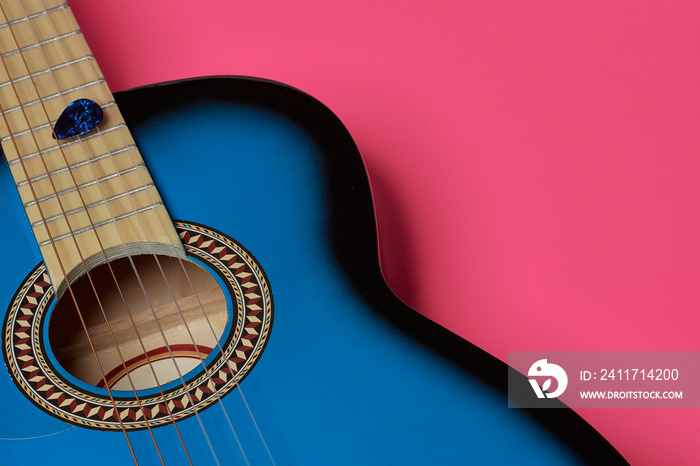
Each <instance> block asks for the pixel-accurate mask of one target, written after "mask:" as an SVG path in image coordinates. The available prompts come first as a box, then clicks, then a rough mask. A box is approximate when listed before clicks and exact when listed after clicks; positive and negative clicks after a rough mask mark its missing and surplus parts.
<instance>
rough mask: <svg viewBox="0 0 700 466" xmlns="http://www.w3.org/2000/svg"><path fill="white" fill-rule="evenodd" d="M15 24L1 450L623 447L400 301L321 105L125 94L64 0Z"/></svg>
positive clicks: (417, 456) (281, 92)
mask: <svg viewBox="0 0 700 466" xmlns="http://www.w3.org/2000/svg"><path fill="white" fill-rule="evenodd" d="M0 16H1V17H0V22H1V23H2V24H0V53H1V54H2V55H1V57H2V60H1V61H2V64H1V66H0V107H1V111H2V120H0V137H1V138H2V150H3V153H4V157H3V160H2V164H1V166H0V199H1V200H2V202H1V203H0V225H2V232H3V235H2V238H3V249H2V251H3V252H2V267H1V268H0V297H1V299H2V302H3V303H5V304H6V305H7V311H6V314H5V316H4V320H3V329H2V330H3V332H2V337H3V345H2V351H3V356H4V361H5V364H6V367H7V371H6V372H4V373H3V374H0V400H2V403H3V404H4V405H3V407H2V409H0V439H2V440H1V441H0V448H1V450H0V463H2V464H8V465H9V464H12V465H14V464H31V465H78V464H86V465H87V464H90V465H94V464H99V465H103V466H107V465H129V464H140V465H158V464H163V465H180V464H184V465H186V464H196V465H210V464H219V465H234V464H255V465H258V464H280V465H282V464H302V465H309V464H382V465H384V464H498V463H500V464H511V463H515V462H517V463H533V464H552V463H577V462H602V461H605V462H606V464H610V463H611V462H612V463H614V462H623V460H622V459H621V457H620V456H619V455H618V454H617V452H616V451H615V450H614V449H612V447H610V446H609V444H607V442H606V441H605V440H604V439H603V438H602V437H601V436H600V435H598V434H597V432H595V431H594V430H593V429H591V428H590V427H589V426H588V425H587V424H586V423H585V422H583V421H582V420H581V419H580V418H579V417H578V416H577V415H575V414H574V413H573V412H572V411H570V410H568V409H558V410H533V411H532V412H526V411H519V410H515V409H508V408H507V403H506V400H505V395H504V389H505V380H506V374H507V366H506V365H505V364H503V363H501V362H499V361H498V360H496V359H495V358H493V357H491V356H489V355H488V354H486V353H484V352H483V351H481V350H480V349H478V348H476V347H474V346H473V345H471V344H469V343H468V342H466V341H464V340H462V339H460V338H459V337H457V336H456V335H454V334H452V333H451V332H449V331H447V330H446V329H444V328H441V327H439V326H438V325H436V324H434V323H432V322H430V321H429V320H427V319H425V318H423V317H422V316H420V315H419V314H417V313H415V312H414V311H413V310H411V309H409V308H407V307H406V306H405V305H403V304H402V303H401V302H400V301H399V300H398V299H397V298H395V297H394V296H393V294H391V292H390V291H389V290H388V288H387V287H386V285H385V283H384V281H383V278H382V276H381V272H380V269H379V262H378V258H377V243H376V231H375V223H374V214H373V208H372V198H371V192H370V189H369V183H368V181H367V176H366V173H365V170H364V166H363V163H362V159H361V158H360V155H359V153H358V151H357V148H356V146H355V144H354V143H353V141H352V139H351V137H350V135H349V134H348V132H347V131H346V130H345V128H344V127H343V125H342V123H341V122H340V121H339V120H338V119H337V118H336V117H335V116H334V115H333V114H332V113H331V111H330V110H329V109H327V108H326V107H324V106H323V105H322V104H321V103H319V102H318V101H316V100H314V99H313V98H312V97H310V96H308V95H306V94H304V93H302V92H300V91H298V90H296V89H293V88H290V87H288V86H284V85H282V84H278V83H273V82H270V81H265V80H261V79H253V78H243V77H213V78H206V79H197V80H189V81H183V82H177V83H169V84H164V85H156V86H153V87H147V88H141V89H136V90H132V91H128V92H124V93H122V94H118V95H112V94H111V93H110V91H109V89H108V87H107V84H106V83H105V81H104V78H103V77H102V74H101V73H100V70H99V68H98V67H97V65H96V63H95V60H94V57H93V56H92V55H91V54H90V51H89V49H88V47H87V44H86V43H85V41H84V39H83V36H82V35H81V33H80V30H79V29H78V26H77V24H76V23H75V20H74V18H73V15H72V13H71V11H70V8H69V7H68V6H67V5H66V4H64V3H62V1H59V0H21V1H18V0H2V1H0ZM76 102H77V103H76ZM142 155H143V158H142ZM144 159H145V160H147V162H148V168H146V165H145V163H144ZM175 219H178V220H175ZM425 247H430V245H425ZM440 274H441V271H440V270H439V269H437V268H436V269H428V270H424V271H422V275H423V276H424V277H425V278H426V279H430V280H436V279H439V276H440ZM454 306H455V308H456V309H457V308H459V303H454ZM494 325H498V323H494ZM535 411H537V412H535Z"/></svg>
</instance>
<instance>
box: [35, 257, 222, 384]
mask: <svg viewBox="0 0 700 466" xmlns="http://www.w3.org/2000/svg"><path fill="white" fill-rule="evenodd" d="M132 259H133V260H134V265H135V269H136V271H137V272H138V275H137V273H136V272H135V271H134V267H133V266H132V264H131V262H130V261H129V259H127V258H124V259H119V260H116V261H113V262H111V263H110V266H111V268H112V271H113V273H114V276H115V277H116V282H118V286H117V284H116V283H115V279H114V277H113V275H112V271H110V268H109V267H108V266H107V265H102V266H99V267H97V268H95V269H93V270H92V271H90V276H89V278H88V277H87V276H83V277H81V278H79V279H78V280H77V281H76V282H75V283H73V284H72V285H71V290H72V293H71V290H69V291H66V293H65V294H64V295H63V297H62V298H61V300H60V301H59V302H58V303H57V304H56V307H55V309H54V311H53V313H52V315H51V319H50V321H49V332H48V333H49V344H50V345H51V349H52V350H53V352H54V355H55V357H56V359H57V360H58V362H59V363H60V364H61V366H62V367H63V368H64V369H65V370H66V371H68V372H69V373H70V374H71V375H73V376H75V377H76V378H78V379H79V380H82V381H83V382H86V383H88V384H90V385H93V386H97V387H104V386H105V385H106V386H107V387H109V388H111V389H114V390H127V391H132V384H133V387H134V388H136V389H137V390H139V389H147V388H152V387H156V386H157V385H158V384H160V385H161V386H162V385H164V384H166V383H168V382H171V381H173V380H176V379H179V377H180V374H181V375H184V374H186V373H187V372H189V371H191V370H193V369H198V370H201V369H202V368H203V367H202V362H201V359H200V357H201V358H206V357H207V356H208V355H209V353H211V352H212V351H215V350H217V341H218V340H219V339H220V338H221V335H222V333H223V331H224V329H225V327H226V323H227V319H228V312H227V305H226V297H225V295H224V292H223V290H222V289H221V287H220V286H219V283H218V282H217V280H216V279H215V278H214V277H213V276H212V275H211V274H210V273H209V272H207V271H206V270H204V269H203V268H202V267H200V266H199V265H197V264H195V263H193V262H190V261H187V260H183V261H182V263H183V264H184V269H185V271H186V272H185V271H183V267H182V265H181V264H180V261H179V260H178V259H175V258H171V257H166V256H158V261H159V262H160V267H159V266H158V263H157V262H156V260H155V257H154V256H146V255H144V256H133V257H132ZM161 269H162V271H161ZM163 272H164V273H163ZM164 275H165V278H164ZM188 277H189V279H188ZM139 279H140V280H139ZM91 282H92V283H91ZM190 282H191V284H190ZM192 285H194V290H193V287H192ZM93 286H94V288H93ZM73 296H74V297H75V301H77V309H76V304H75V301H74V300H73ZM103 311H104V313H103ZM105 315H106V317H107V320H105ZM80 316H82V320H83V322H84V323H85V326H83V323H82V322H81V318H80ZM107 322H109V324H108V323H107ZM85 327H86V328H87V333H88V334H89V339H88V338H87V336H86V330H85ZM212 329H213V331H212ZM115 343H116V344H115ZM117 347H118V349H117ZM93 348H94V351H93ZM95 354H96V355H97V360H99V364H98V362H97V360H96V359H95ZM127 374H128V375H127ZM105 379H106V384H105ZM129 379H131V380H129Z"/></svg>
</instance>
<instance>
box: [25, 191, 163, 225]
mask: <svg viewBox="0 0 700 466" xmlns="http://www.w3.org/2000/svg"><path fill="white" fill-rule="evenodd" d="M152 187H155V185H154V184H153V183H148V184H147V185H145V186H139V187H138V188H135V189H132V190H131V191H125V192H123V193H120V194H115V195H114V196H111V197H108V198H107V199H100V200H99V201H95V202H93V203H90V204H87V206H86V207H87V209H86V208H85V207H83V206H80V207H77V208H75V209H72V210H69V211H66V215H73V214H77V213H80V212H86V211H87V210H88V209H92V208H94V207H98V206H100V205H104V204H107V203H108V202H111V201H116V200H118V199H121V198H123V197H125V196H130V195H132V194H136V193H139V192H141V191H143V190H145V189H148V188H152ZM61 218H64V217H63V214H57V215H54V216H51V217H47V218H46V223H48V222H53V221H54V220H58V219H61ZM43 223H44V221H43V220H37V221H36V222H34V223H32V227H37V226H39V225H42V224H43Z"/></svg>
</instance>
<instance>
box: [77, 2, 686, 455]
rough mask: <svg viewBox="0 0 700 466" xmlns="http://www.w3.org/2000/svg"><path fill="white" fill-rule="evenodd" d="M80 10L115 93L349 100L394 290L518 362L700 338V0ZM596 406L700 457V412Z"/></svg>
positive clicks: (337, 106)
mask: <svg viewBox="0 0 700 466" xmlns="http://www.w3.org/2000/svg"><path fill="white" fill-rule="evenodd" d="M71 4H72V6H73V9H74V11H75V14H76V16H77V18H78V20H79V22H80V23H81V26H82V28H83V31H84V33H85V35H86V36H87V38H88V41H89V42H90V43H91V46H92V49H93V52H94V54H95V56H96V57H97V59H98V60H99V62H100V63H101V66H102V69H103V71H104V74H105V76H106V78H107V80H108V82H109V83H110V84H111V86H112V88H113V90H115V91H116V90H122V89H127V88H130V87H134V86H139V85H144V84H149V83H153V82H158V81H166V80H173V79H180V78H186V77H190V76H198V75H209V74H240V75H253V76H262V77H266V78H270V79H275V80H279V81H283V82H285V83H288V84H291V85H293V86H296V87H298V88H300V89H302V90H304V91H306V92H308V93H310V94H312V95H314V96H316V97H317V98H318V99H320V100H321V101H322V102H324V103H325V104H326V105H328V106H329V107H330V108H331V109H332V110H334V111H335V113H336V114H337V115H338V116H339V117H340V118H341V119H342V120H343V121H344V122H345V124H346V125H347V127H348V128H349V130H350V132H351V133H352V134H353V135H354V137H355V140H356V141H357V144H358V145H359V147H360V150H361V152H362V153H363V155H364V157H365V161H366V163H367V168H368V170H369V174H370V178H371V181H372V185H373V189H374V193H375V202H376V209H377V216H378V222H379V236H380V245H381V246H380V247H381V257H382V264H383V268H384V271H385V275H386V278H387V281H388V282H389V284H390V286H391V287H392V289H394V291H395V292H396V293H397V294H398V295H399V297H401V298H402V299H403V300H405V301H406V302H407V303H408V304H410V305H411V306H413V307H414V308H416V309H417V310H419V311H420V312H422V313H424V314H425V315H427V316H428V317H430V318H432V319H434V320H436V321H437V322H439V323H441V324H443V325H445V326H446V327H448V328H450V329H452V330H453V331H455V332H457V333H458V334H460V335H462V336H463V337H464V338H466V339H467V340H469V341H471V342H473V343H475V344H477V345H479V346H480V347H482V348H484V349H486V350H487V351H489V352H490V353H492V354H494V355H496V356H497V357H499V358H501V359H504V360H505V359H506V356H507V351H508V350H525V349H544V350H546V349H552V350H555V349H556V350H612V349H615V350H697V349H700V348H698V346H699V345H698V330H699V328H700V326H699V325H698V323H699V322H698V320H699V319H700V317H699V316H698V314H699V313H698V302H699V299H698V298H700V296H699V294H700V287H699V286H698V285H697V282H698V280H699V279H700V240H699V239H700V205H699V204H700V183H699V182H698V181H699V180H700V130H699V128H700V106H699V103H700V86H698V83H700V60H698V52H699V51H700V37H699V34H700V33H699V31H700V29H699V28H698V24H699V23H700V7H698V3H697V2H695V1H687V2H680V1H664V2H661V1H658V2H650V1H642V0H635V1H618V2H610V1H607V0H587V1H585V2H558V1H551V0H550V1H543V0H529V1H517V2H516V1H512V0H501V1H497V2H493V1H469V2H465V1H456V0H455V1H437V2H436V1H429V0H421V1H405V0H403V1H398V0H396V1H387V0H383V1H364V0H363V1H353V2H333V1H327V0H317V1H311V0H300V1H289V0H283V1H282V0H275V1H252V0H239V1H231V0H210V1H206V2H204V1H199V2H192V1H184V0H148V1H143V0H120V1H118V2H115V1H95V0H71ZM427 268H433V269H435V268H437V269H438V270H440V271H441V273H440V274H439V275H437V276H439V277H440V279H431V280H432V281H427V279H426V277H425V276H424V275H423V274H422V273H421V270H425V269H427ZM431 276H433V277H434V276H436V275H435V274H432V275H431ZM579 412H580V414H581V415H582V416H583V417H584V418H585V419H587V420H588V421H589V422H590V423H591V424H592V425H593V426H594V427H595V428H596V429H598V430H599V431H600V432H601V433H602V434H603V435H604V436H605V437H606V438H608V439H609V440H610V441H611V442H612V444H613V445H614V446H615V447H616V448H617V449H618V450H619V451H620V452H621V453H622V454H623V455H624V456H625V457H626V458H627V459H628V460H629V461H630V462H632V463H633V464H689V463H691V462H695V461H696V460H697V458H698V456H700V446H698V445H700V443H698V442H697V438H698V434H699V433H700V432H699V430H700V427H698V426H700V411H698V410H692V409H681V410H673V409H656V410H653V409H647V410H579Z"/></svg>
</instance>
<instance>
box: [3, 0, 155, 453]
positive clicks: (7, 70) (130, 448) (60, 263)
mask: <svg viewBox="0 0 700 466" xmlns="http://www.w3.org/2000/svg"><path fill="white" fill-rule="evenodd" d="M0 12H1V13H2V15H3V17H4V18H5V21H6V22H7V24H8V29H9V30H10V31H11V33H12V36H13V39H14V41H15V44H16V45H17V49H18V50H19V49H20V46H19V43H18V42H17V39H16V37H14V32H13V31H12V28H11V26H10V24H9V23H10V21H9V20H8V19H7V15H6V14H5V10H4V8H3V7H2V4H0ZM20 53H21V51H20ZM0 62H1V63H2V66H3V69H4V71H5V74H6V75H7V76H8V79H9V80H10V84H11V88H12V90H13V93H14V94H15V97H16V99H17V101H18V102H20V109H21V111H22V115H23V116H24V119H25V121H26V122H27V126H28V127H29V128H30V131H29V132H30V134H31V136H32V140H33V141H34V145H35V146H36V148H37V152H38V153H39V156H40V158H41V159H42V162H43V153H42V150H41V146H40V145H39V143H38V140H37V138H36V135H35V134H34V132H33V130H31V123H30V122H29V118H28V117H27V114H26V112H25V109H24V107H23V106H22V105H21V102H22V100H21V99H20V97H19V93H18V91H17V89H16V88H15V84H14V82H13V78H12V74H11V73H10V70H9V67H8V66H7V64H6V62H5V59H4V57H2V56H1V55H0ZM25 67H26V64H25ZM27 71H28V72H29V69H28V67H27ZM0 113H2V118H3V121H4V123H5V126H6V127H7V129H8V131H9V133H10V135H9V137H10V140H11V141H12V145H13V146H14V148H15V152H16V153H17V155H18V160H19V161H20V166H21V167H22V171H23V172H24V175H25V178H26V179H27V180H29V179H30V177H29V173H28V170H27V167H26V166H25V164H24V161H23V160H22V153H21V151H20V149H19V144H18V143H17V140H16V137H15V135H14V132H13V131H12V129H11V126H10V124H9V120H8V119H7V115H6V114H5V111H4V109H2V108H1V106H0ZM51 184H52V185H53V182H52V180H51ZM28 186H29V190H30V192H31V194H32V197H33V199H34V202H35V204H36V205H37V210H38V212H39V215H40V216H41V218H42V221H43V222H44V227H45V229H46V232H47V235H48V237H49V241H50V244H51V247H52V249H53V250H54V254H56V257H57V259H58V265H59V267H60V268H61V272H62V274H63V276H64V277H65V276H66V270H65V267H64V265H63V263H62V261H61V260H60V256H59V254H58V248H57V246H56V243H55V241H54V240H53V238H52V237H51V232H50V230H49V227H48V223H46V217H45V215H44V213H43V211H42V209H41V207H40V205H39V202H38V196H37V194H36V191H35V189H34V186H33V185H32V183H31V182H29V183H28ZM53 189H54V191H55V186H53ZM76 247H77V242H76ZM66 284H67V290H68V292H69V294H70V295H71V298H72V300H73V303H74V305H75V306H76V310H78V309H79V307H78V303H77V298H76V295H75V292H74V290H73V288H72V286H71V284H70V283H69V282H66ZM78 318H79V320H80V322H81V325H82V326H83V330H84V331H85V335H86V337H87V340H88V344H89V346H90V349H91V351H92V354H93V356H94V357H95V361H96V363H97V367H98V369H99V371H100V375H101V377H102V379H103V380H104V381H105V383H106V376H105V373H104V370H103V368H102V364H101V363H100V361H99V358H98V357H97V352H96V349H95V346H94V345H93V342H92V340H91V339H90V334H89V332H88V330H87V325H86V323H85V321H84V319H83V317H82V314H81V313H80V312H78ZM107 392H108V395H109V398H110V401H111V404H112V406H113V410H114V412H115V413H118V409H117V404H116V400H115V399H114V396H113V395H112V393H111V391H110V390H109V389H108V390H107ZM115 417H116V419H117V421H118V422H119V425H120V429H121V431H122V433H123V434H124V438H125V440H126V442H127V445H128V447H129V452H130V454H131V456H132V459H133V460H134V463H135V464H136V465H137V466H138V464H139V462H138V459H137V458H136V454H135V452H134V449H133V446H132V444H131V440H130V439H129V436H128V434H127V431H126V428H125V426H124V423H123V421H122V420H121V417H120V416H118V415H117V416H115ZM159 454H160V452H159Z"/></svg>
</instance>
